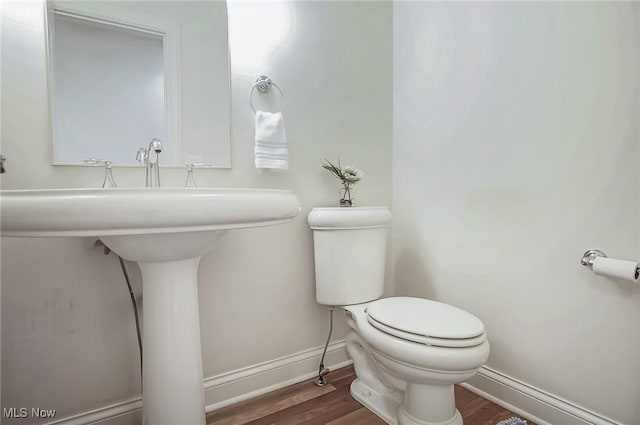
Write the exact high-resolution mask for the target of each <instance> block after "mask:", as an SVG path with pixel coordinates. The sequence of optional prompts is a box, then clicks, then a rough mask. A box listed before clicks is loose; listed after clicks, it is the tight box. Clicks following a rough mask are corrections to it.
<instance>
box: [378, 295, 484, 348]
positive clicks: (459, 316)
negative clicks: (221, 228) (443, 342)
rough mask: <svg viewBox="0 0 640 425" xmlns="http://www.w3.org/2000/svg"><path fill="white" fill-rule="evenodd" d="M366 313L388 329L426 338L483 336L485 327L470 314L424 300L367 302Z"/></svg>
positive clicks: (387, 299)
mask: <svg viewBox="0 0 640 425" xmlns="http://www.w3.org/2000/svg"><path fill="white" fill-rule="evenodd" d="M367 314H368V316H369V317H371V318H372V319H374V320H376V321H377V322H379V323H382V324H383V325H385V326H388V327H390V328H393V329H398V330H401V331H404V332H409V333H411V334H415V335H422V336H426V337H433V338H446V339H467V338H475V337H477V336H479V335H482V334H483V333H484V324H483V323H482V321H481V320H480V319H478V318H477V317H476V316H474V315H473V314H471V313H469V312H467V311H464V310H462V309H460V308H457V307H454V306H452V305H448V304H443V303H440V302H437V301H431V300H427V299H424V298H414V297H391V298H383V299H380V300H376V301H373V302H372V303H370V304H369V305H368V306H367Z"/></svg>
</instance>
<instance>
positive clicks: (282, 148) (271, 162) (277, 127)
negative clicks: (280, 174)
mask: <svg viewBox="0 0 640 425" xmlns="http://www.w3.org/2000/svg"><path fill="white" fill-rule="evenodd" d="M255 155H256V168H258V169H260V168H267V169H271V170H288V169H289V150H288V149H287V135H286V133H285V131H284V118H283V117H282V113H281V112H275V113H271V112H264V111H257V112H256V148H255Z"/></svg>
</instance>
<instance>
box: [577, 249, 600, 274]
mask: <svg viewBox="0 0 640 425" xmlns="http://www.w3.org/2000/svg"><path fill="white" fill-rule="evenodd" d="M597 257H603V258H607V254H605V253H604V251H601V250H599V249H590V250H589V251H587V252H585V253H584V255H583V256H582V260H580V264H582V265H583V266H585V267H589V269H590V270H593V260H595V259H596V258H597Z"/></svg>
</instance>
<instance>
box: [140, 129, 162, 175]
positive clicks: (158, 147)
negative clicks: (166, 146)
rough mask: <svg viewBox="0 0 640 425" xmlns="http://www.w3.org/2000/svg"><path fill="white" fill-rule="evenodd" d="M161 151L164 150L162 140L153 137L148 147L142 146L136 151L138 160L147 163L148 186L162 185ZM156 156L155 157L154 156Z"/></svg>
mask: <svg viewBox="0 0 640 425" xmlns="http://www.w3.org/2000/svg"><path fill="white" fill-rule="evenodd" d="M160 152H162V142H161V141H160V140H159V139H156V138H153V139H152V140H151V142H150V143H149V147H148V148H147V149H145V148H140V149H138V153H136V160H137V161H138V162H139V163H141V164H144V165H146V167H147V173H146V181H145V186H146V187H160ZM153 156H155V159H152V157H153Z"/></svg>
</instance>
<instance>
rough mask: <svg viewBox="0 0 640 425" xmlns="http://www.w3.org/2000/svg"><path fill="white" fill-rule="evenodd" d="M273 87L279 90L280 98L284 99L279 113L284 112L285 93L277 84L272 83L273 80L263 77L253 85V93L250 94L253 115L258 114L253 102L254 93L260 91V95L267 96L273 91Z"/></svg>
mask: <svg viewBox="0 0 640 425" xmlns="http://www.w3.org/2000/svg"><path fill="white" fill-rule="evenodd" d="M271 86H273V87H275V88H277V89H278V91H279V92H280V96H281V97H282V107H281V108H280V111H279V112H282V111H284V92H283V91H282V89H281V88H280V87H279V86H278V85H277V84H276V83H274V82H273V81H271V78H269V77H266V76H264V75H261V76H259V77H258V79H256V82H255V84H254V85H253V87H251V91H250V92H249V106H251V110H252V111H253V113H256V108H255V107H254V106H253V101H252V99H253V92H254V91H255V90H256V89H258V91H259V92H260V93H262V94H266V93H269V92H270V91H271Z"/></svg>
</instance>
